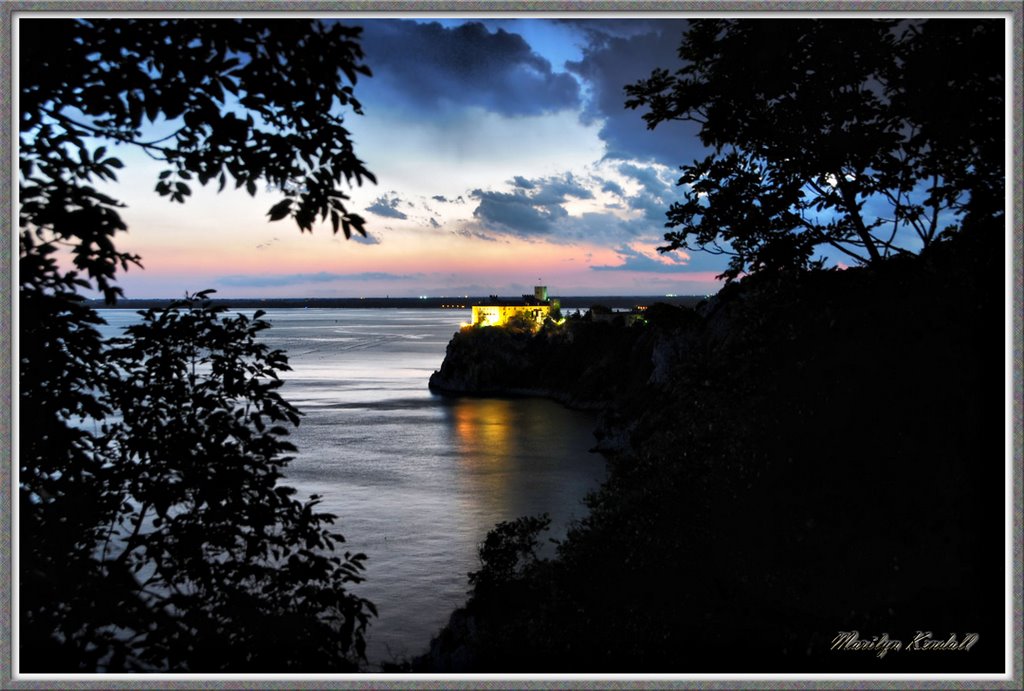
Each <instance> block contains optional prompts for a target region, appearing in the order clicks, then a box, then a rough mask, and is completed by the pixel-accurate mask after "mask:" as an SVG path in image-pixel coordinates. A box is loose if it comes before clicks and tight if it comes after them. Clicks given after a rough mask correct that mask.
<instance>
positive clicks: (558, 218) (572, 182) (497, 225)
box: [470, 173, 594, 236]
mask: <svg viewBox="0 0 1024 691" xmlns="http://www.w3.org/2000/svg"><path fill="white" fill-rule="evenodd" d="M514 182H515V185H516V187H515V189H514V190H513V191H512V192H493V191H485V190H481V189H476V190H473V192H472V193H471V194H470V196H471V197H472V198H474V199H476V200H477V201H478V204H477V207H476V208H475V209H474V210H473V217H474V218H476V219H478V220H479V221H480V222H481V223H482V224H483V225H484V227H486V228H488V229H490V230H496V231H499V232H506V233H511V234H513V235H521V236H537V235H549V234H551V233H552V232H554V231H555V230H556V228H557V225H558V224H561V222H563V221H564V220H565V219H567V218H568V216H569V212H568V211H566V210H565V207H564V206H563V205H564V204H565V203H566V202H568V201H569V198H570V197H574V198H576V199H593V198H594V194H593V192H591V191H590V190H589V189H587V188H586V187H585V186H583V185H582V184H581V183H580V182H578V181H577V180H576V179H575V178H574V177H573V176H572V174H569V173H566V174H565V175H561V176H552V177H546V178H535V179H532V180H529V179H526V178H524V177H522V176H516V177H515V178H514Z"/></svg>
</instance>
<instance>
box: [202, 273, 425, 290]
mask: <svg viewBox="0 0 1024 691" xmlns="http://www.w3.org/2000/svg"><path fill="white" fill-rule="evenodd" d="M421 275H422V274H392V273H384V272H379V271H365V272H362V273H351V274H339V273H330V272H327V271H320V272H318V273H311V274H279V275H269V276H267V275H260V276H251V275H235V276H222V277H221V278H219V279H217V283H219V284H221V285H226V286H234V287H244V288H268V287H279V286H290V285H297V284H302V283H330V282H333V281H381V280H387V281H408V280H411V279H414V278H419V277H420V276H421Z"/></svg>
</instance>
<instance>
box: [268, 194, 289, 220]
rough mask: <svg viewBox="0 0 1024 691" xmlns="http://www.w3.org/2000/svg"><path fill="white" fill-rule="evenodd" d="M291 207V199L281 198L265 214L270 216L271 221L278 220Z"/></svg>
mask: <svg viewBox="0 0 1024 691" xmlns="http://www.w3.org/2000/svg"><path fill="white" fill-rule="evenodd" d="M291 208H292V200H291V199H283V200H281V201H279V202H278V203H277V204H274V206H272V207H271V208H270V211H268V212H267V215H268V216H270V220H271V221H280V220H281V219H282V218H284V217H285V216H287V215H288V214H289V212H290V211H291Z"/></svg>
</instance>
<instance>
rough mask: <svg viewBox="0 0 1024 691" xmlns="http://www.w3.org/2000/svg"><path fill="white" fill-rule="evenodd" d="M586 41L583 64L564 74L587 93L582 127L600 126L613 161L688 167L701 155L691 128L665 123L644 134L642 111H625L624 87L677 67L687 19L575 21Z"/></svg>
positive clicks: (569, 64)
mask: <svg viewBox="0 0 1024 691" xmlns="http://www.w3.org/2000/svg"><path fill="white" fill-rule="evenodd" d="M574 26H576V27H577V28H578V29H579V30H580V31H581V33H583V35H584V36H585V37H586V40H587V45H586V46H585V47H584V49H583V57H582V59H580V60H578V61H574V62H567V63H566V68H567V69H569V71H571V72H573V73H574V74H576V75H578V76H579V77H581V78H582V79H584V80H585V81H586V83H587V86H588V87H589V88H588V93H589V94H590V96H589V98H588V99H587V102H586V105H585V107H584V109H583V114H582V120H583V122H584V123H585V124H589V123H591V122H595V121H596V122H601V123H602V124H601V130H600V137H601V139H602V140H604V142H605V146H606V156H607V157H608V158H612V159H638V160H643V161H657V162H659V163H663V164H665V165H669V166H673V167H675V166H678V165H680V164H682V163H689V162H690V161H692V160H693V159H694V158H697V157H699V156H700V155H701V152H703V151H704V149H703V147H702V146H701V144H700V141H699V140H698V139H697V132H698V130H699V128H698V126H697V125H696V124H695V123H690V122H667V123H663V124H661V125H659V126H658V127H657V128H656V129H655V130H653V131H652V130H648V129H647V124H646V123H645V122H644V121H643V119H642V115H643V112H644V111H643V110H627V109H626V107H625V103H626V94H625V90H624V88H625V86H626V85H627V84H633V83H635V82H637V81H639V80H641V79H646V78H647V77H649V76H650V74H651V71H652V70H654V69H655V68H658V67H663V68H666V69H669V70H674V69H676V68H677V67H679V66H680V64H681V63H680V61H679V57H678V55H677V52H676V51H677V49H678V48H679V44H680V40H681V38H682V34H683V32H684V31H685V29H686V27H687V26H688V22H687V21H686V20H685V19H658V20H645V21H642V22H637V23H632V22H617V23H612V22H608V21H598V22H595V21H591V20H577V21H576V22H575V23H574Z"/></svg>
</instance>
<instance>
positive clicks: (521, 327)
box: [504, 312, 540, 333]
mask: <svg viewBox="0 0 1024 691" xmlns="http://www.w3.org/2000/svg"><path fill="white" fill-rule="evenodd" d="M504 327H505V329H507V330H509V331H511V332H513V333H534V332H535V331H537V330H538V329H539V328H540V323H539V322H538V321H537V319H536V318H535V317H534V316H533V315H532V314H527V313H524V312H517V313H516V314H513V315H512V316H511V317H509V319H508V321H506V322H505V324H504Z"/></svg>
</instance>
